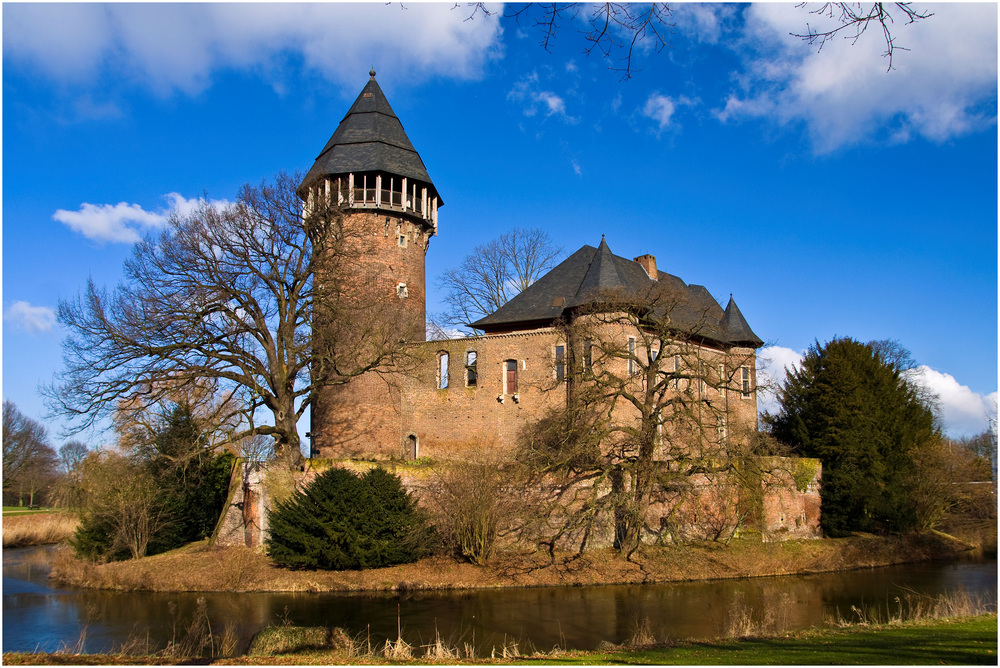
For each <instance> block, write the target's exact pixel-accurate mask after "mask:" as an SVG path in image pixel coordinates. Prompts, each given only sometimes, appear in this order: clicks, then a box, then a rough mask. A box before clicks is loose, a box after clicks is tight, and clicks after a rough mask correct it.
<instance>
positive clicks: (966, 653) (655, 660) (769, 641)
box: [3, 614, 997, 665]
mask: <svg viewBox="0 0 1000 668" xmlns="http://www.w3.org/2000/svg"><path fill="white" fill-rule="evenodd" d="M3 663H4V664H5V665H175V664H176V663H177V660H176V659H174V658H172V657H164V656H134V655H127V654H121V655H114V654H22V653H6V654H4V655H3ZM198 663H203V664H206V665H359V664H369V665H386V664H399V663H408V664H418V665H433V664H447V665H463V664H468V665H624V664H643V665H699V664H700V665H761V664H785V665H792V664H797V665H829V664H865V665H879V664H882V665H932V664H941V663H945V664H961V665H996V663H997V616H996V614H987V615H979V616H975V617H962V618H951V619H935V620H929V621H928V620H921V621H909V622H895V623H891V624H884V625H868V624H866V625H858V626H852V627H848V628H834V629H810V630H808V631H802V632H798V633H788V634H782V635H780V636H777V637H758V638H744V639H737V640H715V641H702V642H682V643H671V644H668V645H649V646H644V647H630V648H624V647H617V646H608V647H607V648H602V649H599V650H596V651H590V652H565V651H553V652H549V653H545V654H536V655H532V656H519V655H514V656H508V657H499V658H497V657H490V658H487V657H476V658H473V659H462V658H458V657H456V656H443V657H440V658H435V657H433V656H432V657H430V658H428V657H424V658H418V659H413V658H397V659H392V658H385V657H380V656H378V655H369V656H365V657H359V656H357V655H356V654H352V653H345V652H343V651H337V650H332V649H325V650H307V651H298V652H292V653H287V654H280V655H265V656H240V657H234V658H225V659H214V660H212V659H204V660H200V661H198Z"/></svg>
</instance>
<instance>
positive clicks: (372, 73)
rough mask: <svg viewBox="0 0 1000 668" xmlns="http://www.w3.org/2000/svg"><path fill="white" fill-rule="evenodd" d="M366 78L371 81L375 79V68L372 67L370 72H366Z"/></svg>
mask: <svg viewBox="0 0 1000 668" xmlns="http://www.w3.org/2000/svg"><path fill="white" fill-rule="evenodd" d="M368 76H370V77H371V78H372V79H374V78H375V66H374V65H372V68H371V70H370V71H369V72H368Z"/></svg>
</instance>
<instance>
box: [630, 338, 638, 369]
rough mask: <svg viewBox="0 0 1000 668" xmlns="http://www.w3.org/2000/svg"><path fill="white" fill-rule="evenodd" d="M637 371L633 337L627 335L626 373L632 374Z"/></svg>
mask: <svg viewBox="0 0 1000 668" xmlns="http://www.w3.org/2000/svg"><path fill="white" fill-rule="evenodd" d="M637 373H639V367H638V365H636V363H635V338H634V337H631V336H630V337H628V375H630V376H634V375H635V374H637Z"/></svg>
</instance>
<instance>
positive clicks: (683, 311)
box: [472, 239, 763, 348]
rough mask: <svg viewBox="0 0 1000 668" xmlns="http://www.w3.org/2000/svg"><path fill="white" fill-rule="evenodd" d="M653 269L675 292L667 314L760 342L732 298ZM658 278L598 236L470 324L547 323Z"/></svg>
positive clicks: (711, 334)
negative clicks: (722, 300) (722, 301)
mask: <svg viewBox="0 0 1000 668" xmlns="http://www.w3.org/2000/svg"><path fill="white" fill-rule="evenodd" d="M656 274H657V283H656V284H659V285H660V286H664V288H665V289H666V290H668V291H669V292H670V293H673V294H676V295H678V300H677V304H676V305H675V306H673V307H672V308H671V312H670V314H669V315H670V319H671V321H673V322H675V323H677V325H678V327H679V328H681V329H687V330H688V331H690V332H691V333H696V334H697V335H698V336H699V337H703V338H705V339H711V340H714V341H717V342H720V343H724V344H728V345H737V344H738V345H749V346H751V347H754V348H757V347H760V346H761V345H763V342H762V341H761V340H760V339H759V338H758V337H757V335H756V334H754V333H753V330H752V329H750V325H749V324H748V323H747V321H746V319H745V318H744V317H743V314H742V313H741V312H740V310H739V308H738V307H737V306H736V302H735V301H733V300H732V298H730V301H729V306H728V307H727V308H726V310H725V311H723V309H722V307H721V306H720V305H719V303H718V302H717V301H715V298H714V297H712V295H711V294H710V293H709V292H708V290H706V289H705V287H704V286H701V285H688V284H687V283H685V282H684V281H683V280H681V279H680V278H678V277H677V276H674V275H673V274H668V273H666V272H664V271H657V272H656ZM656 284H654V283H653V281H652V279H651V278H650V277H649V276H648V275H647V274H646V271H645V269H643V268H642V266H641V265H640V264H639V263H638V262H635V261H633V260H628V259H626V258H623V257H620V256H618V255H615V254H614V253H612V252H611V249H610V248H609V247H608V244H607V242H606V241H605V240H604V239H601V243H600V245H599V246H598V247H597V248H594V247H593V246H584V247H582V248H581V249H580V250H578V251H576V252H575V253H573V254H572V255H570V256H569V257H568V258H566V259H565V260H563V261H562V262H561V263H560V264H559V265H558V266H556V267H555V268H554V269H552V270H551V271H549V272H548V273H547V274H545V275H544V276H542V277H541V278H539V279H538V280H537V281H535V282H534V283H533V284H532V285H530V286H529V287H528V288H527V289H525V290H524V291H523V292H521V293H520V294H519V295H517V296H516V297H514V298H513V299H511V300H510V301H509V302H507V303H506V304H505V305H503V306H502V307H500V308H499V309H497V310H496V311H494V312H493V313H491V314H490V315H488V316H486V317H485V318H482V319H480V320H478V321H476V322H474V323H472V326H473V327H475V328H476V329H480V330H483V331H484V332H486V333H492V332H503V331H512V330H516V329H530V328H535V327H545V326H548V325H551V324H552V323H553V322H555V321H556V320H558V319H559V318H563V317H566V316H568V315H570V314H571V313H572V312H573V310H575V309H579V308H580V307H585V306H591V305H593V304H594V303H595V302H596V300H598V299H600V298H601V296H602V295H607V294H613V293H615V292H618V291H620V292H624V293H626V294H633V295H642V294H649V291H650V289H651V288H653V287H654V286H655V285H656ZM654 315H655V314H654Z"/></svg>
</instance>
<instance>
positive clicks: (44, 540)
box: [3, 512, 80, 547]
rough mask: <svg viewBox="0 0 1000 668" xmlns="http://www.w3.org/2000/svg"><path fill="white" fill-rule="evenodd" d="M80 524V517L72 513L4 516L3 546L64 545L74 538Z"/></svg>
mask: <svg viewBox="0 0 1000 668" xmlns="http://www.w3.org/2000/svg"><path fill="white" fill-rule="evenodd" d="M79 524H80V518H79V516H77V515H76V514H75V513H70V512H53V513H28V514H25V515H4V518H3V546H4V547H31V546H34V545H52V544H54V543H64V542H66V541H68V540H69V539H70V538H72V537H73V532H74V531H76V527H77V526H78V525H79Z"/></svg>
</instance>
